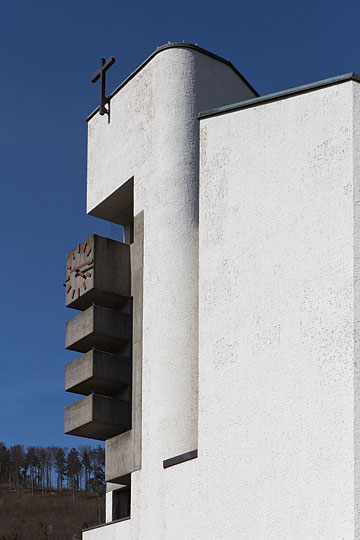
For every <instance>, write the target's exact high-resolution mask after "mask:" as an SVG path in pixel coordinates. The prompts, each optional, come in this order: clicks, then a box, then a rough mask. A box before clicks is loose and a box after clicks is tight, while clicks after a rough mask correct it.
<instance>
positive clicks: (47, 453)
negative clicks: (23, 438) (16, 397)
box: [0, 443, 105, 540]
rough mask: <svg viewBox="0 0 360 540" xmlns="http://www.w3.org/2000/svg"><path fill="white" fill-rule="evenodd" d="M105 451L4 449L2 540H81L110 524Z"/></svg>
mask: <svg viewBox="0 0 360 540" xmlns="http://www.w3.org/2000/svg"><path fill="white" fill-rule="evenodd" d="M104 457H105V456H104V449H103V448H102V447H101V446H100V445H99V446H98V447H97V448H92V447H90V446H89V445H82V446H79V447H78V448H77V449H76V448H71V449H70V450H68V449H67V448H61V447H55V446H53V447H40V446H29V447H27V448H24V446H22V445H14V446H11V447H9V448H7V447H6V446H5V444H4V443H0V539H1V540H52V539H53V540H80V538H81V529H82V528H86V527H91V526H93V525H97V524H99V523H103V522H104V520H105V515H104V492H105V479H104Z"/></svg>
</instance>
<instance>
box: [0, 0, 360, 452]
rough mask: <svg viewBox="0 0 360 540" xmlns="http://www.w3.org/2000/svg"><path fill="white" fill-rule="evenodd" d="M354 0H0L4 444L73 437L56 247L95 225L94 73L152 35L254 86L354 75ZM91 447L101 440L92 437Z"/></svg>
mask: <svg viewBox="0 0 360 540" xmlns="http://www.w3.org/2000/svg"><path fill="white" fill-rule="evenodd" d="M359 15H360V3H359V2H358V1H351V2H349V1H346V0H345V1H342V2H341V3H339V2H336V3H335V2H333V3H332V2H331V1H329V0H326V1H325V0H320V1H316V0H313V1H309V0H304V1H302V2H290V1H289V0H287V1H282V2H277V1H273V2H270V1H266V2H265V1H264V0H258V1H256V2H240V1H239V2H230V1H227V0H224V1H222V2H216V3H212V2H211V1H204V0H200V1H196V0H195V1H194V0H192V1H189V0H182V1H181V2H176V3H175V2H172V1H171V0H167V1H166V2H165V1H157V0H154V1H152V2H144V1H141V0H140V1H139V2H125V1H113V0H108V1H107V2H99V1H97V2H95V1H93V0H86V1H85V0H71V1H70V0H62V1H54V0H32V1H29V0H18V1H16V0H11V1H10V0H3V1H2V2H1V11H0V56H1V61H0V69H1V84H0V103H1V117H0V143H1V144H0V148H1V160H0V171H1V206H2V209H1V214H0V219H1V236H0V254H1V255H0V256H1V264H0V277H1V279H0V283H1V289H0V290H1V306H2V309H1V311H0V335H1V348H0V354H1V356H0V358H1V370H0V441H3V442H5V444H7V445H11V444H17V443H21V444H24V445H30V444H34V445H52V444H54V445H63V446H68V447H71V446H74V445H78V444H84V443H87V442H88V441H87V440H85V439H81V438H78V437H69V436H66V435H63V407H64V405H66V404H69V403H71V402H73V401H76V400H77V399H79V396H76V395H71V394H66V393H65V392H64V390H63V387H64V364H65V363H66V362H69V361H70V360H71V359H72V358H73V357H75V356H77V355H76V353H70V352H68V351H65V349H64V324H65V321H66V320H68V319H70V318H71V317H72V316H74V315H75V314H76V312H73V311H71V310H66V309H65V307H64V288H63V286H62V283H63V279H64V271H65V270H64V269H65V259H64V257H65V253H66V252H67V251H69V250H70V249H72V248H73V247H75V246H76V244H77V243H78V242H79V241H80V240H83V239H85V238H86V237H87V236H88V235H90V234H92V233H94V232H96V233H98V234H102V235H105V236H110V235H112V233H114V234H115V232H114V231H112V230H111V228H110V225H109V224H108V223H106V222H102V221H101V220H97V219H95V218H91V217H89V216H86V213H85V196H86V126H87V125H86V122H85V119H86V117H87V115H88V114H89V113H90V112H91V111H92V110H93V109H94V108H95V107H96V106H97V105H98V92H99V88H98V84H97V85H93V84H91V83H90V77H91V75H92V74H93V73H94V72H95V71H96V70H97V68H98V64H99V59H100V57H102V56H104V57H106V58H108V57H109V56H115V58H116V64H115V65H114V66H113V67H112V68H111V69H110V71H109V72H108V85H107V86H108V89H109V91H111V90H113V89H114V88H115V87H116V86H118V85H119V84H120V83H121V81H122V80H123V79H125V78H126V77H127V75H129V73H131V72H132V71H133V70H134V69H135V68H136V67H137V66H138V65H139V64H140V63H141V62H142V61H143V60H144V59H145V58H146V57H147V56H148V55H149V54H150V53H151V52H152V51H153V50H154V49H156V47H157V46H158V45H163V44H164V43H167V42H168V41H186V42H192V43H197V44H198V45H199V46H201V47H204V48H206V49H209V50H210V51H212V52H214V53H216V54H218V55H220V56H223V57H225V58H228V59H229V60H231V61H232V63H233V64H234V65H235V66H236V67H237V68H238V69H239V70H240V71H241V72H242V74H243V75H244V76H245V77H246V78H247V79H248V80H249V82H250V83H251V84H252V85H253V86H254V87H255V88H256V89H257V90H258V92H259V93H260V94H261V95H264V94H267V93H271V92H274V91H277V90H282V89H286V88H290V87H293V86H297V85H301V84H305V83H309V82H313V81H316V80H320V79H324V78H327V77H331V76H334V75H339V74H342V73H346V72H349V71H355V72H358V73H359V72H360V33H359V29H358V21H359ZM94 444H96V445H97V444H98V442H97V441H94Z"/></svg>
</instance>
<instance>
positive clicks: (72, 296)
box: [71, 289, 75, 298]
mask: <svg viewBox="0 0 360 540" xmlns="http://www.w3.org/2000/svg"><path fill="white" fill-rule="evenodd" d="M74 296H75V289H74V290H73V292H72V295H71V298H74Z"/></svg>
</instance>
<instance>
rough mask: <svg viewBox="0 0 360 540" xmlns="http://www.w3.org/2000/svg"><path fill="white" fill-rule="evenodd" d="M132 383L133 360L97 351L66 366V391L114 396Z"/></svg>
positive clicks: (90, 352)
mask: <svg viewBox="0 0 360 540" xmlns="http://www.w3.org/2000/svg"><path fill="white" fill-rule="evenodd" d="M130 382H131V359H130V358H125V357H123V356H118V355H116V354H110V353H106V352H103V351H97V350H95V349H93V350H91V351H89V352H87V353H86V354H84V355H82V356H79V357H78V358H75V360H73V361H72V362H69V363H68V364H66V366H65V390H66V391H67V392H74V393H76V394H83V395H85V396H87V395H89V394H91V393H92V392H95V394H101V395H103V396H114V395H116V394H117V393H119V392H120V391H121V390H123V389H124V388H125V387H126V386H128V385H129V384H130Z"/></svg>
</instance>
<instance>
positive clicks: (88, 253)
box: [86, 248, 92, 257]
mask: <svg viewBox="0 0 360 540" xmlns="http://www.w3.org/2000/svg"><path fill="white" fill-rule="evenodd" d="M91 252H92V249H91V248H90V249H89V251H88V252H87V254H86V256H87V257H88V256H89V255H90V253H91Z"/></svg>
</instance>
